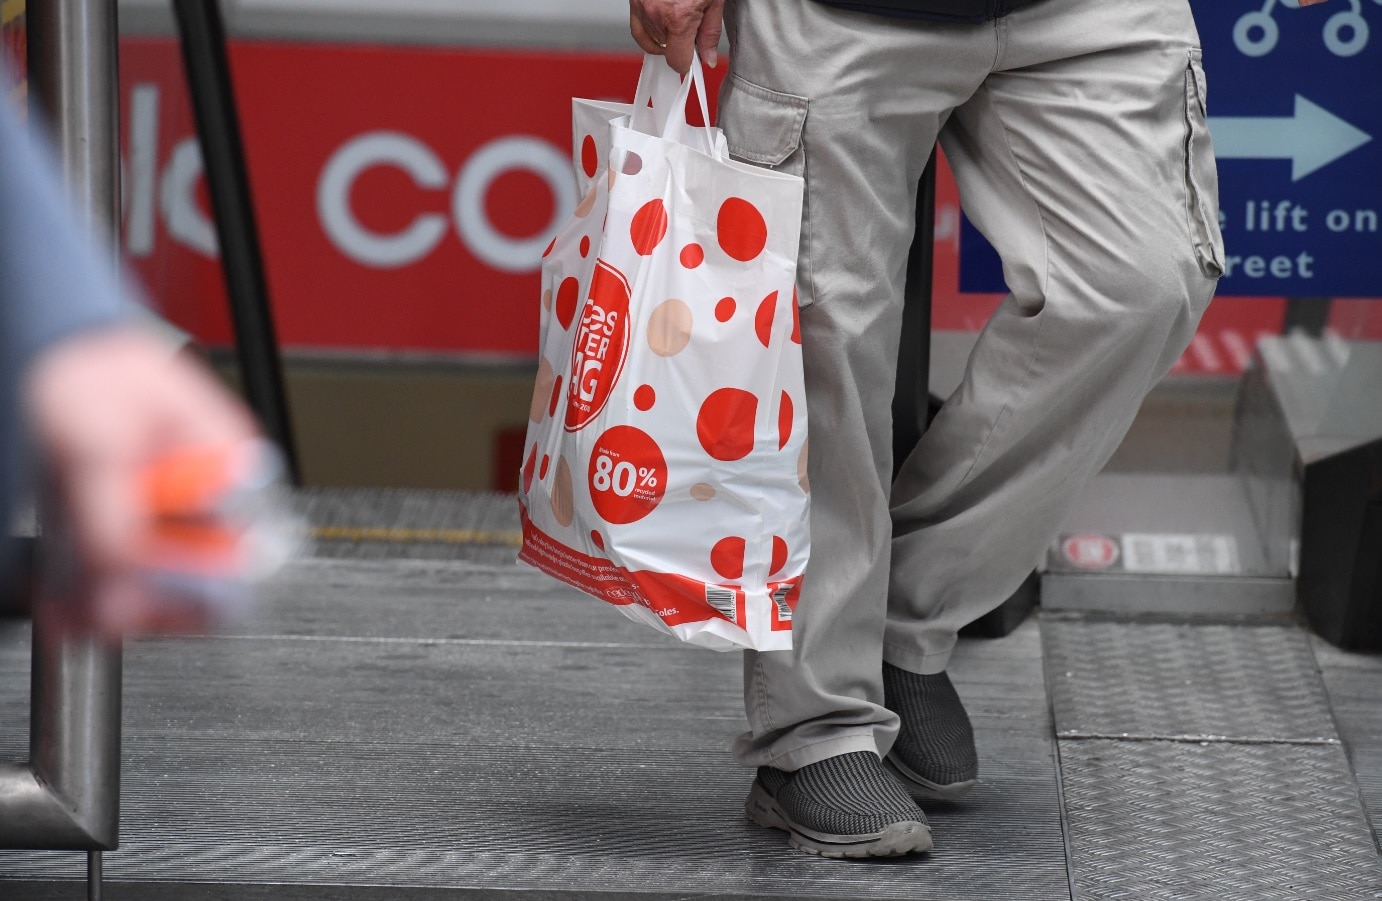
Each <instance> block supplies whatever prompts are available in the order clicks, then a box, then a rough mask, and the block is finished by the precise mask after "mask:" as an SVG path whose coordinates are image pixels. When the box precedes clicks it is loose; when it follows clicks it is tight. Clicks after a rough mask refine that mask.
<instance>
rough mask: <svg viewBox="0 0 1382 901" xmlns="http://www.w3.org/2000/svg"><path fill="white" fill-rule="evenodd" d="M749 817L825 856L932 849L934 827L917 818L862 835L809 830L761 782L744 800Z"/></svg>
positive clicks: (796, 844)
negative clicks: (932, 829)
mask: <svg viewBox="0 0 1382 901" xmlns="http://www.w3.org/2000/svg"><path fill="white" fill-rule="evenodd" d="M744 813H746V814H748V817H749V819H751V820H753V821H754V822H755V823H757V824H758V825H760V826H765V827H767V828H769V829H781V830H782V831H784V832H786V833H787V843H788V844H790V845H791V846H792V847H793V848H797V849H800V850H802V851H805V852H807V853H808V854H818V855H820V856H821V857H833V858H845V857H901V856H902V855H904V854H918V853H920V852H922V851H930V850H931V847H932V843H931V827H930V826H928V825H926V824H925V823H922V822H918V821H916V820H900V821H898V822H896V823H893V824H892V825H891V826H889V827H888V828H886V829H884V830H883V831H882V832H871V833H863V834H860V835H831V834H829V833H823V832H816V831H814V830H811V829H805V828H803V827H801V826H798V825H797V824H795V823H793V822H792V821H791V820H790V819H788V818H787V816H786V815H785V814H784V813H783V812H782V810H781V809H780V808H779V807H778V806H777V801H776V800H775V799H774V798H773V796H772V795H770V794H768V792H767V790H766V789H764V788H763V787H762V786H761V785H759V784H758V783H757V782H754V784H753V788H751V789H750V790H749V797H748V800H747V801H745V802H744Z"/></svg>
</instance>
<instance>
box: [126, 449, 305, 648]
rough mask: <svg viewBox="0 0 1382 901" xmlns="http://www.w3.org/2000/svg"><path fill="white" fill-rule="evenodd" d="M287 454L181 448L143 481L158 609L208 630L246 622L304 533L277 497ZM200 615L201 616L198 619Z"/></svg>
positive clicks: (147, 561) (145, 569)
mask: <svg viewBox="0 0 1382 901" xmlns="http://www.w3.org/2000/svg"><path fill="white" fill-rule="evenodd" d="M282 471H283V468H282V463H281V461H280V458H279V456H278V453H277V452H276V451H275V450H274V448H273V447H272V446H271V445H270V444H268V443H267V442H265V441H262V440H259V439H255V440H250V441H240V442H235V443H232V444H227V445H214V446H202V447H192V448H186V449H179V450H178V451H175V452H172V453H169V454H167V455H165V456H163V457H161V458H159V459H158V460H156V461H155V462H154V463H152V464H151V465H150V466H148V467H147V468H146V469H145V471H144V473H143V474H142V482H143V484H142V485H141V491H140V495H141V498H142V500H143V502H144V503H145V505H146V509H147V511H148V514H149V515H148V519H147V522H148V529H147V532H146V534H145V535H143V536H141V540H140V542H139V553H140V557H141V566H140V569H141V571H142V575H143V579H144V581H145V583H146V586H145V587H146V589H147V590H148V592H149V594H150V596H149V598H148V603H150V604H152V605H153V607H154V608H155V609H157V608H164V609H165V610H166V612H168V613H169V614H170V615H172V617H174V618H190V619H192V620H201V621H204V622H206V623H207V624H208V625H214V624H216V623H221V622H226V621H229V620H233V619H236V618H239V617H241V616H243V615H244V614H245V613H246V612H247V611H248V609H249V608H250V606H251V605H252V604H253V602H254V594H255V592H254V588H255V586H256V585H257V584H258V583H260V582H262V581H263V580H264V579H266V578H268V577H269V576H270V575H272V574H273V573H274V572H275V571H277V570H278V569H279V568H280V567H281V566H283V564H284V563H286V562H287V561H288V559H289V558H290V557H291V556H292V554H293V553H294V551H295V550H296V548H297V545H298V544H299V541H300V535H301V529H300V528H299V527H298V525H297V523H296V521H295V520H294V519H293V518H292V516H291V515H290V514H289V513H288V512H287V511H286V509H285V508H284V506H283V504H282V501H281V500H280V499H279V498H278V496H277V494H276V492H275V490H274V489H275V486H276V485H277V483H278V481H279V479H280V478H281V475H282ZM189 614H194V615H193V616H190V617H189V616H188V615H189Z"/></svg>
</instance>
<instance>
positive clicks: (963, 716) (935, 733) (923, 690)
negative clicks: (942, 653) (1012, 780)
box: [883, 663, 979, 785]
mask: <svg viewBox="0 0 1382 901" xmlns="http://www.w3.org/2000/svg"><path fill="white" fill-rule="evenodd" d="M883 701H884V704H886V705H887V708H888V709H889V710H891V711H893V712H894V713H896V714H897V715H898V716H899V717H901V719H902V730H901V732H899V733H898V736H897V742H896V743H895V744H894V745H893V750H892V753H893V754H895V755H897V757H898V758H899V759H900V760H901V761H902V762H903V763H904V764H906V765H907V767H908V768H910V769H911V770H912V771H913V772H915V773H916V774H917V775H919V776H923V777H925V778H926V779H929V780H930V781H932V782H934V783H936V784H937V785H953V784H955V783H957V782H968V781H970V780H972V779H974V778H976V777H977V776H978V774H979V755H978V753H977V752H976V751H975V749H974V727H973V726H971V725H970V722H969V714H967V713H965V708H964V704H962V703H961V702H960V696H959V694H957V693H956V691H955V686H954V685H952V684H951V683H950V677H949V676H947V675H946V674H945V673H935V674H932V675H926V676H923V675H920V674H918V673H909V672H907V671H906V670H903V669H898V668H897V667H895V666H893V665H892V664H890V663H884V664H883Z"/></svg>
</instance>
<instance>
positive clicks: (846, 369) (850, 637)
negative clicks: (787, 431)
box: [721, 0, 996, 857]
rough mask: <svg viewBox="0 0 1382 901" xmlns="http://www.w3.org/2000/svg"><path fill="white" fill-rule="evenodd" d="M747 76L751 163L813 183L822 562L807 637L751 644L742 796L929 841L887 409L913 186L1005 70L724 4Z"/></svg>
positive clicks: (815, 845) (755, 805) (824, 837)
mask: <svg viewBox="0 0 1382 901" xmlns="http://www.w3.org/2000/svg"><path fill="white" fill-rule="evenodd" d="M727 23H728V25H729V28H730V36H731V48H732V59H733V72H732V73H731V75H730V78H729V79H728V81H727V83H726V87H725V89H724V93H723V95H722V101H721V124H722V125H723V127H724V129H725V132H726V136H727V138H728V140H729V145H730V150H731V152H733V153H734V154H735V155H736V156H738V157H739V158H741V159H745V160H748V161H751V162H755V163H759V164H763V165H772V166H776V167H778V168H780V169H783V170H786V171H790V172H795V173H797V174H801V175H803V176H804V177H805V179H806V211H805V217H804V222H803V230H802V245H801V249H802V253H801V258H800V261H799V266H798V277H797V282H798V293H799V296H800V300H801V303H802V305H803V309H802V311H801V335H802V346H803V353H804V356H805V364H806V392H807V408H808V416H809V424H810V448H811V450H810V460H809V465H808V472H809V476H810V479H811V484H812V499H811V520H812V531H813V536H812V556H811V563H810V565H809V567H808V569H807V573H806V578H805V589H804V590H805V594H804V596H803V598H802V600H801V603H800V604H799V605H798V606H797V613H796V616H795V617H794V621H793V624H792V631H793V643H794V645H795V648H794V650H792V651H790V652H786V651H782V652H773V653H764V654H755V653H748V654H746V658H745V680H744V681H745V700H746V708H747V712H748V718H749V724H750V727H751V731H750V732H749V733H748V734H746V735H745V736H743V737H742V738H741V739H740V741H739V742H738V744H737V746H736V753H737V754H738V756H739V758H740V760H741V761H743V762H744V763H746V764H749V765H756V766H758V767H759V770H758V777H757V779H756V780H755V781H754V785H753V788H752V790H751V791H750V794H749V799H748V803H747V805H746V809H747V811H748V814H749V816H750V817H751V818H753V819H754V820H755V821H756V822H758V823H760V824H762V825H766V826H773V827H776V828H780V829H785V830H787V831H788V832H789V834H790V839H789V840H790V841H791V842H792V844H794V845H796V846H797V847H800V848H802V849H804V850H808V851H812V852H815V853H821V854H827V855H830V856H849V857H860V856H873V855H891V854H903V853H910V852H914V851H924V850H927V849H929V848H930V847H931V837H930V829H929V827H928V826H927V825H926V818H925V815H924V814H923V813H922V812H921V810H920V809H919V808H917V806H916V804H915V802H914V801H912V799H911V798H909V797H908V796H907V793H906V790H905V789H904V788H903V786H902V785H900V784H899V783H898V782H897V781H896V779H894V778H893V777H891V776H890V775H889V774H888V773H887V772H886V771H885V770H884V768H883V765H882V763H881V761H880V759H879V758H880V756H881V754H883V753H886V751H887V749H888V746H889V745H890V744H891V742H892V740H893V736H894V735H895V734H896V731H897V717H896V716H895V715H894V714H893V713H891V712H890V711H889V710H887V709H886V708H885V707H884V706H883V688H882V677H881V670H882V642H883V634H884V625H885V620H886V607H887V581H888V557H889V544H890V540H891V531H892V526H891V522H890V520H889V515H888V491H889V484H890V482H891V469H892V454H891V442H892V423H891V415H890V412H891V411H890V407H891V399H892V391H893V385H894V381H895V378H896V374H895V373H896V360H897V341H898V331H899V328H900V324H901V300H902V287H903V278H904V270H905V265H906V260H907V251H908V248H909V246H910V244H911V239H912V231H913V227H914V225H913V223H914V208H915V198H916V187H917V181H918V179H919V177H920V174H921V170H922V168H923V167H924V165H925V162H926V159H927V157H928V156H929V155H930V152H931V147H932V144H933V143H934V140H935V136H936V134H937V132H938V131H939V129H940V126H941V124H942V122H943V120H944V117H945V115H946V113H947V112H948V111H949V110H950V109H952V108H954V107H955V106H956V105H958V104H959V103H961V102H962V101H963V100H965V99H966V98H967V97H969V96H970V94H971V93H972V92H973V91H974V89H975V88H976V87H977V86H978V85H979V83H980V82H981V81H982V79H983V77H984V75H985V74H986V73H987V71H988V67H989V66H990V65H991V64H992V61H993V58H994V54H995V51H996V42H995V37H994V32H993V29H992V28H988V27H983V26H980V27H948V28H937V27H934V26H920V25H910V24H903V23H900V22H897V21H894V20H887V19H880V18H875V17H870V16H865V15H860V14H852V13H842V12H839V11H837V10H833V9H830V8H828V7H825V6H822V5H819V4H816V3H814V2H811V0H771V2H769V0H741V2H738V3H733V2H731V4H730V5H729V7H728V8H727Z"/></svg>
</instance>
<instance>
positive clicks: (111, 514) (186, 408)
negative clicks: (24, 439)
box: [24, 328, 256, 638]
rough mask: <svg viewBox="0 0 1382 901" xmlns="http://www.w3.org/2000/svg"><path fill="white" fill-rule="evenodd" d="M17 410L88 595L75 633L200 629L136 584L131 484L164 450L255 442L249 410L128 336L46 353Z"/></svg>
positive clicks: (191, 369) (142, 526)
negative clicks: (23, 415)
mask: <svg viewBox="0 0 1382 901" xmlns="http://www.w3.org/2000/svg"><path fill="white" fill-rule="evenodd" d="M24 402H25V406H26V408H27V413H28V417H29V420H30V423H31V424H32V427H33V429H34V432H35V435H36V437H37V440H38V444H39V448H40V451H41V453H42V454H43V455H44V457H45V458H46V460H47V461H48V464H49V467H50V469H51V472H52V474H53V477H54V479H55V481H56V487H57V490H58V494H59V502H60V503H62V504H63V506H64V509H65V511H66V514H67V516H68V518H69V522H70V526H71V530H72V533H73V535H72V537H73V542H74V550H75V553H76V554H77V557H78V562H79V563H80V564H81V565H82V568H83V576H84V578H85V580H86V581H85V588H86V590H87V591H88V592H89V594H90V601H91V607H90V609H89V610H86V611H83V612H82V614H81V615H82V616H83V617H84V618H86V619H88V620H89V621H88V622H86V623H83V625H87V626H90V627H94V628H95V629H96V630H97V631H98V632H99V633H101V634H103V635H104V636H106V637H108V638H117V637H121V636H123V635H126V634H129V633H132V632H160V631H184V630H189V629H197V628H200V626H201V625H202V624H201V623H199V622H195V621H190V620H192V619H195V614H194V613H192V612H190V611H188V612H183V613H172V612H170V611H169V610H168V609H167V607H166V605H159V604H157V603H155V599H153V598H150V597H149V596H148V595H147V592H146V590H144V589H143V588H142V587H141V585H140V580H139V578H138V567H139V563H140V550H141V542H142V541H143V540H144V537H145V536H147V535H148V534H150V527H151V512H150V511H149V509H148V508H147V503H146V500H145V498H144V497H143V496H142V494H141V492H142V487H143V479H142V476H143V473H144V472H145V471H146V469H147V467H148V466H149V464H150V463H151V462H152V461H154V460H156V459H158V458H160V457H162V456H165V455H167V454H169V453H171V452H173V451H176V450H186V449H191V448H198V447H205V446H208V445H218V444H219V445H223V444H226V443H230V442H237V441H241V440H244V439H248V438H251V437H253V436H255V435H256V428H255V424H254V420H253V418H252V417H251V416H250V414H249V412H248V411H247V410H246V409H245V408H244V407H243V406H241V405H240V403H239V402H238V401H236V400H235V399H234V398H233V397H232V396H231V395H230V394H229V393H228V392H226V391H225V390H224V389H223V388H222V387H221V386H220V385H219V383H218V382H217V381H216V380H215V378H214V377H213V376H212V374H211V373H209V372H207V371H205V370H204V369H203V368H202V367H201V366H200V365H199V364H197V363H195V362H193V361H192V360H191V359H190V358H189V357H187V356H186V355H183V354H179V353H177V352H176V350H175V348H173V347H171V346H170V345H169V344H168V343H167V342H166V341H163V340H160V339H158V338H156V337H154V336H153V335H151V334H146V333H144V332H143V331H139V330H136V329H134V328H112V329H104V330H99V331H93V332H89V333H85V334H82V335H79V336H76V337H73V338H69V339H67V340H65V341H62V342H60V343H59V344H57V345H55V346H54V347H52V348H50V349H49V350H48V351H46V352H45V353H43V354H42V355H41V356H40V357H39V358H38V359H37V360H36V361H35V363H34V365H33V366H32V367H31V368H30V371H29V373H28V377H27V380H26V383H25V386H24Z"/></svg>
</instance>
